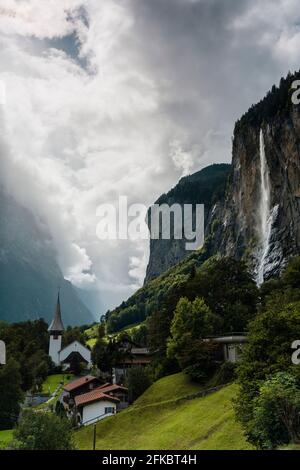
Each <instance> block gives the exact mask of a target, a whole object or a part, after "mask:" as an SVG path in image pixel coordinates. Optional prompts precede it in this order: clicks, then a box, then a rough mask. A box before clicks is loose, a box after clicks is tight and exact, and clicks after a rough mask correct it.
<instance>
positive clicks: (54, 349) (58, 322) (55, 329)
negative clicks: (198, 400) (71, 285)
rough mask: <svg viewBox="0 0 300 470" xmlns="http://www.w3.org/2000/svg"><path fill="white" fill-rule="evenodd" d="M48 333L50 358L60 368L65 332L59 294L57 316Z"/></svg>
mask: <svg viewBox="0 0 300 470" xmlns="http://www.w3.org/2000/svg"><path fill="white" fill-rule="evenodd" d="M48 331H49V333H50V343H49V356H50V357H51V359H52V361H53V362H54V364H56V365H57V366H59V365H60V357H59V352H60V350H61V338H62V332H63V331H64V325H63V322H62V319H61V310H60V300H59V294H58V296H57V305H56V310H55V315H54V318H53V320H52V323H51V325H50V326H49V328H48Z"/></svg>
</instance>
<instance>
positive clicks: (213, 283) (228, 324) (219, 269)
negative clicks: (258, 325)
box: [185, 258, 258, 332]
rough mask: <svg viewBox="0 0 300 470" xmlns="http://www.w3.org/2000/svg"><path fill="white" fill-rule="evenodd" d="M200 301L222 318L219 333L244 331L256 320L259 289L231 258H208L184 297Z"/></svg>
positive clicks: (191, 281) (244, 269)
mask: <svg viewBox="0 0 300 470" xmlns="http://www.w3.org/2000/svg"><path fill="white" fill-rule="evenodd" d="M185 295H186V296H187V297H188V298H189V299H190V300H192V299H193V298H195V297H197V296H199V297H202V298H203V299H204V301H205V303H206V304H207V305H208V307H209V308H210V309H211V311H212V312H214V313H216V314H217V315H219V316H220V317H221V318H222V323H221V324H219V329H220V331H221V332H239V331H245V330H246V329H247V325H248V322H249V321H250V320H251V319H252V318H253V317H254V316H255V314H256V311H257V302H258V289H257V287H256V285H255V282H254V281H253V279H252V277H251V276H250V274H249V273H248V271H247V267H246V265H245V264H244V263H243V262H241V261H236V260H234V259H231V258H221V259H215V258H210V259H209V260H208V261H207V262H206V263H204V265H203V266H202V268H201V269H200V270H199V271H198V273H197V275H196V276H195V277H194V278H193V279H191V280H190V282H189V283H188V285H187V288H186V294H185Z"/></svg>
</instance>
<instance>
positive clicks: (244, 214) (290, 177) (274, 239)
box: [107, 72, 300, 331]
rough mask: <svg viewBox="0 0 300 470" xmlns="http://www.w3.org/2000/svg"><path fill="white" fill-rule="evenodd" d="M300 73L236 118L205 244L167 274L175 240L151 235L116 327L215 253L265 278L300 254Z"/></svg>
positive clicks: (146, 311) (115, 315)
mask: <svg viewBox="0 0 300 470" xmlns="http://www.w3.org/2000/svg"><path fill="white" fill-rule="evenodd" d="M299 79H300V72H297V73H295V74H294V75H291V74H289V75H288V76H287V77H286V78H284V79H281V81H280V84H279V86H278V87H277V86H275V85H274V86H273V87H272V89H271V91H270V92H269V93H268V94H267V95H266V96H265V98H263V99H262V100H261V101H260V102H259V103H258V104H256V105H254V106H252V107H251V108H250V109H249V110H248V111H247V112H246V113H245V114H244V115H243V116H242V117H241V119H240V120H238V121H237V123H236V125H235V129H234V138H233V150H232V167H231V171H230V174H229V176H228V179H227V183H226V190H225V194H224V193H222V191H221V193H219V196H217V197H213V198H212V200H211V204H208V206H209V208H210V210H209V211H208V213H207V214H206V224H205V243H204V247H203V248H202V249H201V250H198V251H195V252H192V253H191V254H189V253H187V254H186V255H187V256H186V257H183V258H182V259H181V261H180V262H178V263H177V264H175V265H174V266H171V267H170V268H169V269H166V270H165V271H164V272H162V273H161V269H164V268H166V267H168V266H169V265H171V264H172V263H173V261H174V253H173V252H174V251H175V249H176V244H174V241H173V240H171V241H170V243H169V247H168V248H167V247H166V249H162V246H163V244H162V243H161V242H160V241H154V242H152V243H151V247H150V248H151V252H150V261H149V266H148V270H147V277H146V280H147V282H146V283H145V285H144V287H143V288H141V289H140V290H138V291H137V292H136V293H135V294H134V295H133V296H131V297H130V298H129V299H128V300H127V301H126V302H123V303H122V304H121V305H120V306H119V307H117V308H116V309H114V310H113V311H112V312H109V313H108V314H107V320H108V322H107V325H108V329H109V330H110V331H117V330H119V329H121V328H124V327H125V326H127V325H130V324H132V323H136V322H140V321H142V320H144V319H145V318H146V317H148V316H150V315H151V314H152V313H154V312H155V311H157V310H159V309H160V308H161V305H162V302H163V301H164V299H166V298H167V297H169V296H172V295H175V296H176V293H177V294H178V292H179V291H180V288H181V287H182V286H184V285H185V284H186V283H188V282H189V279H190V276H192V275H193V270H195V269H196V268H199V267H200V266H201V265H202V264H203V263H204V262H205V261H206V260H207V259H208V258H209V257H211V256H221V257H222V256H229V257H233V258H235V259H237V260H244V261H245V262H246V264H247V265H248V268H249V270H250V272H251V273H252V274H253V277H255V278H256V281H257V283H258V284H261V283H262V282H263V281H264V280H267V279H269V278H271V277H278V276H279V275H280V273H281V272H282V270H283V268H284V267H285V265H286V263H287V261H288V259H289V258H290V257H291V256H294V255H299V254H300V109H299V107H298V106H297V105H293V103H292V99H291V96H292V93H293V91H294V89H293V87H292V82H293V81H294V80H299ZM204 174H205V171H204ZM188 178H189V180H188V181H193V176H192V177H188ZM196 178H197V177H196ZM197 186H198V185H197V184H196V188H197ZM220 187H222V185H221V186H220ZM223 187H224V186H223ZM179 188H180V184H179ZM188 190H189V187H188V186H187V191H188ZM176 191H177V189H176V190H175V192H176ZM173 195H174V193H172V191H171V196H170V193H168V195H163V196H162V200H163V201H166V200H170V201H174V202H176V200H178V202H179V203H182V200H183V198H182V195H181V194H180V192H178V193H177V194H176V198H175V197H173ZM184 197H186V196H184ZM193 197H194V196H193ZM197 200H198V198H197ZM200 202H203V201H200ZM173 247H174V248H173ZM169 250H170V251H171V255H170V254H169V252H168V251H169ZM172 250H173V252H172ZM180 255H182V252H180ZM158 257H159V258H160V259H159V260H157V259H156V258H158ZM157 273H160V274H159V275H158V276H157V277H154V276H155V275H157ZM153 277H154V278H153Z"/></svg>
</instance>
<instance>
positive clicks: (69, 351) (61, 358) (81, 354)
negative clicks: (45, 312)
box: [48, 294, 92, 369]
mask: <svg viewBox="0 0 300 470" xmlns="http://www.w3.org/2000/svg"><path fill="white" fill-rule="evenodd" d="M48 331H49V333H50V342H49V356H50V357H51V359H52V361H53V362H54V364H55V365H56V366H62V367H63V368H64V369H72V368H73V364H74V362H75V361H76V362H78V361H79V362H81V363H83V364H85V367H86V368H87V369H90V368H91V367H92V360H91V351H90V350H89V349H88V348H86V347H85V346H83V345H82V344H81V343H80V342H79V341H73V343H71V344H69V345H68V346H66V347H65V348H62V347H61V344H62V334H63V331H64V325H63V322H62V318H61V308H60V298H59V294H58V297H57V305H56V310H55V314H54V318H53V320H52V323H51V325H50V326H49V328H48Z"/></svg>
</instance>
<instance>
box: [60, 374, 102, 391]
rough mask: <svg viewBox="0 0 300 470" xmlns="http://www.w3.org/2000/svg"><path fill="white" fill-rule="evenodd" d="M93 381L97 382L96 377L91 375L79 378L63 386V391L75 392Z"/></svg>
mask: <svg viewBox="0 0 300 470" xmlns="http://www.w3.org/2000/svg"><path fill="white" fill-rule="evenodd" d="M93 380H97V377H94V376H93V375H85V376H84V377H80V378H79V379H76V380H73V382H70V383H68V384H67V385H65V386H64V390H66V391H67V392H71V391H72V390H76V388H79V387H82V385H85V384H88V383H90V382H93Z"/></svg>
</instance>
